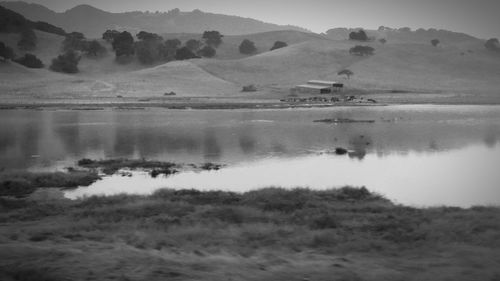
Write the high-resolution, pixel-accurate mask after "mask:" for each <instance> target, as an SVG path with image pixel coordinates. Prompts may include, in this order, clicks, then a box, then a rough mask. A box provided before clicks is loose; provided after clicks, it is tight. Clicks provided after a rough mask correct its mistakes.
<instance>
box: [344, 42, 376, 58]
mask: <svg viewBox="0 0 500 281" xmlns="http://www.w3.org/2000/svg"><path fill="white" fill-rule="evenodd" d="M374 51H375V49H373V48H372V47H370V46H360V45H356V46H354V47H352V48H351V49H349V53H350V54H351V55H356V56H365V55H373V52H374Z"/></svg>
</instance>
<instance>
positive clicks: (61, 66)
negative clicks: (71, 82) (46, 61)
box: [50, 50, 81, 73]
mask: <svg viewBox="0 0 500 281" xmlns="http://www.w3.org/2000/svg"><path fill="white" fill-rule="evenodd" d="M80 58H81V57H80V56H79V55H78V54H77V53H76V52H75V51H72V50H69V51H67V52H66V53H64V54H62V55H59V56H58V57H57V58H55V59H53V60H52V64H51V65H50V69H51V70H52V71H56V72H63V73H77V72H78V63H79V62H80Z"/></svg>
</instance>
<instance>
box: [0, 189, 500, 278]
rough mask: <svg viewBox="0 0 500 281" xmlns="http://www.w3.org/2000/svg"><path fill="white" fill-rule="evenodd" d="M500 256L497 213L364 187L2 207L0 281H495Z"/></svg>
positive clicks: (182, 193) (4, 203) (7, 202)
mask: <svg viewBox="0 0 500 281" xmlns="http://www.w3.org/2000/svg"><path fill="white" fill-rule="evenodd" d="M499 250H500V211H499V209H497V208H490V207H475V208H471V209H460V208H449V207H448V208H446V207H442V208H430V209H417V208H410V207H404V206H398V205H394V204H392V203H391V202H390V201H388V200H386V199H384V198H382V197H380V196H378V195H376V194H372V193H370V192H368V191H367V190H366V189H364V188H361V189H357V188H342V189H333V190H327V191H311V190H308V189H294V190H284V189H279V188H267V189H262V190H258V191H251V192H247V193H243V194H240V193H231V192H222V191H211V192H200V191H195V190H179V191H174V190H160V191H158V192H156V193H155V194H153V195H151V196H127V195H118V196H111V197H91V198H87V199H84V200H77V201H66V200H62V201H52V202H50V201H48V202H33V201H27V200H12V199H0V272H2V274H3V276H2V274H0V279H1V280H4V279H5V280H170V279H173V280H306V279H307V280H451V279H453V280H499V279H498V278H499V277H500V270H499V269H498V268H500V254H499V253H500V251H499ZM32 276H35V277H37V278H41V277H43V278H45V279H36V278H35V277H32ZM2 278H3V279H2Z"/></svg>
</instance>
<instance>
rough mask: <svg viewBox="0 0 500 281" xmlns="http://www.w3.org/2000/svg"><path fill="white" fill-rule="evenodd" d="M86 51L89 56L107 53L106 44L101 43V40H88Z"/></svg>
mask: <svg viewBox="0 0 500 281" xmlns="http://www.w3.org/2000/svg"><path fill="white" fill-rule="evenodd" d="M84 51H85V53H87V55H89V56H94V57H97V56H101V55H104V54H105V53H106V48H104V46H103V45H101V44H100V43H99V41H97V40H92V41H90V42H86V44H85V47H84Z"/></svg>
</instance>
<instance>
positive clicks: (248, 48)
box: [239, 39, 257, 55]
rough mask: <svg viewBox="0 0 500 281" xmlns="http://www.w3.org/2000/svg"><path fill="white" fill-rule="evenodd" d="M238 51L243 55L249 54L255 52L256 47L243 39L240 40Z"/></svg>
mask: <svg viewBox="0 0 500 281" xmlns="http://www.w3.org/2000/svg"><path fill="white" fill-rule="evenodd" d="M239 50H240V53H242V54H245V55H250V54H253V53H255V52H257V47H255V43H254V42H252V41H250V40H248V39H245V40H243V41H242V42H241V44H240V47H239Z"/></svg>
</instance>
